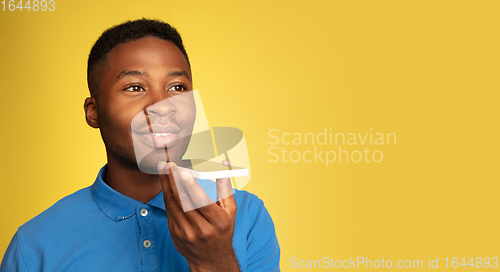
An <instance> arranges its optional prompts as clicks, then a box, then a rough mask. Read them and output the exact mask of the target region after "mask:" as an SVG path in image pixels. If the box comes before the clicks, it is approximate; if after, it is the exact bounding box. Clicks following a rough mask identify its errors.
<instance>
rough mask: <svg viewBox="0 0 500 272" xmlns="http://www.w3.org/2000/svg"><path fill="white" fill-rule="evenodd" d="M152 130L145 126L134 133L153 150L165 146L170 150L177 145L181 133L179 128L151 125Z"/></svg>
mask: <svg viewBox="0 0 500 272" xmlns="http://www.w3.org/2000/svg"><path fill="white" fill-rule="evenodd" d="M151 130H152V131H150V128H149V126H145V127H142V128H141V129H139V130H137V131H133V133H134V134H136V135H138V136H139V138H140V139H141V140H142V142H144V143H145V144H147V145H149V146H151V147H153V148H164V147H165V146H167V147H168V148H170V147H172V146H174V145H175V144H176V142H177V140H178V138H179V132H180V131H181V130H180V129H179V127H177V126H174V125H168V126H161V125H151Z"/></svg>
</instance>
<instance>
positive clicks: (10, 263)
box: [0, 232, 30, 272]
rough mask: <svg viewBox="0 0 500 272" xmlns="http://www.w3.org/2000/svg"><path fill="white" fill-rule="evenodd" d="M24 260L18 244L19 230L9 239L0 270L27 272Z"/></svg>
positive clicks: (0, 271) (2, 271) (5, 271)
mask: <svg viewBox="0 0 500 272" xmlns="http://www.w3.org/2000/svg"><path fill="white" fill-rule="evenodd" d="M28 271H30V270H29V269H28V266H27V264H26V260H25V258H24V256H23V254H22V251H21V245H20V244H19V232H18V233H16V234H15V235H14V237H13V238H12V241H10V244H9V247H8V248H7V251H6V252H5V255H4V256H3V260H2V264H1V265H0V272H28Z"/></svg>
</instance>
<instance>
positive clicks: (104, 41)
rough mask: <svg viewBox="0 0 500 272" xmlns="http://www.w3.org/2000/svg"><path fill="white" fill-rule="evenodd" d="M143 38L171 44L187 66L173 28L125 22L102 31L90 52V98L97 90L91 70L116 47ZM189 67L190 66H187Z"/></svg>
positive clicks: (142, 21)
mask: <svg viewBox="0 0 500 272" xmlns="http://www.w3.org/2000/svg"><path fill="white" fill-rule="evenodd" d="M144 37H156V38H159V39H162V40H166V41H169V42H172V43H173V44H175V46H177V47H178V48H179V50H181V52H182V54H183V55H184V56H185V57H186V60H187V62H188V64H189V58H188V55H187V53H186V50H185V49H184V45H183V44H182V39H181V35H180V34H179V32H177V30H176V29H175V28H173V27H172V26H170V25H169V24H167V23H165V22H162V21H160V20H155V19H145V18H142V19H139V20H135V21H126V22H124V23H122V24H119V25H115V26H113V27H111V28H109V29H107V30H106V31H104V32H103V33H102V35H101V37H99V39H97V41H96V42H95V44H94V46H93V47H92V49H91V50H90V54H89V59H88V62H87V84H88V87H89V91H90V94H91V95H92V96H96V94H97V90H95V88H98V87H97V86H94V85H93V83H92V81H93V80H97V79H96V78H95V76H93V74H92V72H93V69H94V68H95V67H96V66H97V65H99V64H101V63H102V62H104V61H105V60H106V58H107V56H108V53H109V52H110V51H111V50H113V48H115V47H116V46H117V45H119V44H122V43H127V42H131V41H135V40H139V39H141V38H144ZM189 66H191V64H189ZM94 83H95V82H94Z"/></svg>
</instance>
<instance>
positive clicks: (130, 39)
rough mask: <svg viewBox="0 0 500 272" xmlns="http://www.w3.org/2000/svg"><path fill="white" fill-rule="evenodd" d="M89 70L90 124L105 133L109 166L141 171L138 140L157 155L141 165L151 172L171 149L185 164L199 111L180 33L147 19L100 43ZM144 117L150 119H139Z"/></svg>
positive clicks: (108, 34)
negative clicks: (137, 157) (196, 114)
mask: <svg viewBox="0 0 500 272" xmlns="http://www.w3.org/2000/svg"><path fill="white" fill-rule="evenodd" d="M88 65H89V66H88V80H89V89H90V92H91V95H92V97H89V98H87V99H86V101H85V113H86V119H87V123H88V124H89V125H90V126H91V127H94V128H99V129H100V131H101V136H102V138H103V141H104V144H105V146H106V152H107V154H108V163H109V164H118V165H120V166H121V167H126V168H132V169H138V166H137V160H136V156H135V152H134V147H136V150H137V146H135V145H133V143H132V138H133V137H135V138H134V139H138V141H137V142H138V143H140V144H141V147H140V148H144V149H145V150H150V151H151V152H150V154H149V155H148V156H147V158H146V159H147V160H145V161H143V162H141V165H142V166H143V167H145V168H149V169H150V170H151V169H156V163H157V162H158V160H160V159H162V158H164V157H165V146H168V155H169V157H170V159H172V160H174V159H180V158H181V157H182V155H183V154H184V152H185V151H186V149H187V145H188V143H189V139H190V135H191V133H192V130H193V125H194V118H195V113H196V107H195V104H194V98H193V96H192V92H189V91H191V90H192V89H193V87H192V78H191V69H190V64H189V61H188V59H187V54H186V52H185V50H184V48H183V46H182V40H181V39H180V36H179V34H178V33H177V31H176V30H175V29H173V28H172V27H170V26H169V25H167V24H165V23H162V22H158V21H151V20H144V19H142V20H138V21H132V22H126V23H124V24H121V25H118V26H115V27H113V28H111V29H109V30H106V31H105V32H104V33H103V35H102V36H101V37H100V38H99V40H98V41H97V42H96V44H95V45H94V47H93V48H92V50H91V53H90V56H89V64H88ZM141 115H142V116H144V117H145V118H137V116H141ZM146 117H147V118H146ZM141 120H142V121H141ZM134 143H135V142H134ZM157 143H162V145H163V146H158V145H157ZM141 170H142V169H141ZM148 172H149V171H148Z"/></svg>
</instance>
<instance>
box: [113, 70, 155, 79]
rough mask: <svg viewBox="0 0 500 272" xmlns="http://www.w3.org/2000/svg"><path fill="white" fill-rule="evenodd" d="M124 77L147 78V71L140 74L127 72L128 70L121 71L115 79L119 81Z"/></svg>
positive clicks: (139, 72)
mask: <svg viewBox="0 0 500 272" xmlns="http://www.w3.org/2000/svg"><path fill="white" fill-rule="evenodd" d="M126 76H149V73H148V72H147V71H144V72H141V71H128V70H123V71H122V72H121V73H120V74H118V76H117V77H116V79H120V78H122V77H126Z"/></svg>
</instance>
